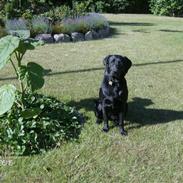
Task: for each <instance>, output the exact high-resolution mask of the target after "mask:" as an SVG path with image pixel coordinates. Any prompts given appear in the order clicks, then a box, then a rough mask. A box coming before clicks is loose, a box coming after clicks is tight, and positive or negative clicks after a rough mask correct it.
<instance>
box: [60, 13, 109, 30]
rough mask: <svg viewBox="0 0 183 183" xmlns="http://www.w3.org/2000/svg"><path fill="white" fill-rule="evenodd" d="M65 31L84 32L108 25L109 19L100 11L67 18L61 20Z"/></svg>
mask: <svg viewBox="0 0 183 183" xmlns="http://www.w3.org/2000/svg"><path fill="white" fill-rule="evenodd" d="M61 25H62V27H63V30H64V31H65V32H68V33H71V32H83V33H86V32H87V31H89V30H96V29H101V28H104V27H108V26H109V23H108V21H107V19H106V18H105V17H104V16H102V15H100V14H98V13H89V14H88V15H85V16H80V17H76V18H66V19H64V20H63V21H62V22H61Z"/></svg>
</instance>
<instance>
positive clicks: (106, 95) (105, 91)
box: [95, 55, 132, 135]
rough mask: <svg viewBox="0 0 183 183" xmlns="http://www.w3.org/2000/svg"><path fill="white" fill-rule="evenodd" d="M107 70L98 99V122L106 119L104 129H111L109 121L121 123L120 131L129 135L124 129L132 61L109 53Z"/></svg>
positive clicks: (105, 61)
mask: <svg viewBox="0 0 183 183" xmlns="http://www.w3.org/2000/svg"><path fill="white" fill-rule="evenodd" d="M103 62H104V65H105V72H104V79H103V81H102V84H101V87H100V90H99V99H98V100H97V101H96V106H95V107H96V111H95V115H96V117H97V121H96V123H101V122H102V121H104V127H103V131H104V132H108V131H109V124H108V121H109V120H112V121H114V122H115V123H116V124H118V125H119V128H120V133H121V134H122V135H127V132H126V131H125V129H124V117H125V115H126V113H127V99H128V88H127V82H126V79H125V75H126V73H127V72H128V70H129V68H130V67H131V65H132V62H131V61H130V60H129V59H128V58H127V57H123V56H121V55H109V56H107V57H106V58H105V59H104V61H103Z"/></svg>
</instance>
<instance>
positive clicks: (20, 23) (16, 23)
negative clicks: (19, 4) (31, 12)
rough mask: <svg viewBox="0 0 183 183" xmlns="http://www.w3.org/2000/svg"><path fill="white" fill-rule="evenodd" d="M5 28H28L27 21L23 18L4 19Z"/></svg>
mask: <svg viewBox="0 0 183 183" xmlns="http://www.w3.org/2000/svg"><path fill="white" fill-rule="evenodd" d="M5 27H6V30H7V31H9V30H28V26H27V21H26V20H24V19H11V20H6V23H5Z"/></svg>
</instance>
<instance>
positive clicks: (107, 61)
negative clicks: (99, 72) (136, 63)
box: [103, 55, 132, 79]
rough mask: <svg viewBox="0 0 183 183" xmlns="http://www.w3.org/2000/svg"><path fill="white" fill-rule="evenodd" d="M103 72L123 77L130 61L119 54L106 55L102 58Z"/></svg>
mask: <svg viewBox="0 0 183 183" xmlns="http://www.w3.org/2000/svg"><path fill="white" fill-rule="evenodd" d="M103 63H104V65H105V67H106V68H105V72H106V74H107V75H109V76H110V77H111V78H115V79H120V78H121V77H124V76H125V75H126V73H127V72H128V70H129V68H130V67H131V65H132V62H131V61H130V60H129V59H128V58H127V57H123V56H121V55H108V56H107V57H105V58H104V60H103Z"/></svg>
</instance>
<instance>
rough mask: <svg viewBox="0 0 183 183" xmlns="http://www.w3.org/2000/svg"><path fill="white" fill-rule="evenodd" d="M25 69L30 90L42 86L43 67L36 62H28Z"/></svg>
mask: <svg viewBox="0 0 183 183" xmlns="http://www.w3.org/2000/svg"><path fill="white" fill-rule="evenodd" d="M27 71H28V74H29V83H30V87H31V89H32V91H35V90H38V89H40V88H42V87H43V85H44V78H43V76H44V69H43V68H42V67H41V66H40V65H39V64H37V63H34V62H29V63H28V64H27Z"/></svg>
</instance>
